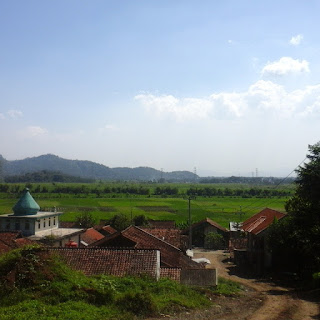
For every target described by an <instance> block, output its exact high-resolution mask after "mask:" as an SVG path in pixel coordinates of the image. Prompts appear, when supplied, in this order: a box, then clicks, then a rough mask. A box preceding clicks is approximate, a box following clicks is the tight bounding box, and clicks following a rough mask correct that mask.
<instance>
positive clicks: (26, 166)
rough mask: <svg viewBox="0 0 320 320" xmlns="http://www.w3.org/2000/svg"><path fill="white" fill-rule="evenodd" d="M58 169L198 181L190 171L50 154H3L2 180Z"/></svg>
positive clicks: (0, 162) (117, 177)
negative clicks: (8, 156)
mask: <svg viewBox="0 0 320 320" xmlns="http://www.w3.org/2000/svg"><path fill="white" fill-rule="evenodd" d="M43 170H47V171H58V172H61V173H64V174H67V175H71V176H75V177H81V178H89V179H95V180H109V181H111V180H113V181H116V180H120V181H124V180H126V181H129V180H130V181H135V180H136V181H158V180H160V179H164V180H166V181H173V182H174V181H177V182H180V181H181V182H184V181H188V182H190V181H195V180H197V179H198V176H197V175H195V174H194V173H192V172H189V171H174V172H161V171H160V170H156V169H153V168H149V167H138V168H109V167H107V166H104V165H102V164H98V163H95V162H92V161H83V160H67V159H63V158H60V157H58V156H55V155H52V154H47V155H42V156H39V157H32V158H26V159H23V160H14V161H8V160H6V159H4V158H3V157H2V156H1V155H0V180H1V178H4V177H7V176H15V175H24V174H26V173H32V172H39V171H43Z"/></svg>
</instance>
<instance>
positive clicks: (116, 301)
mask: <svg viewBox="0 0 320 320" xmlns="http://www.w3.org/2000/svg"><path fill="white" fill-rule="evenodd" d="M30 273H31V274H32V276H30V277H29V276H28V277H24V276H21V275H27V274H30ZM209 304H210V302H209V300H208V299H207V297H206V296H205V295H203V294H201V293H200V292H199V291H198V290H195V289H193V288H190V287H187V286H183V285H180V284H179V283H177V282H174V281H171V280H169V279H160V280H159V281H155V280H153V279H151V278H148V277H123V278H118V277H113V276H107V275H101V276H94V277H86V276H84V275H83V274H82V273H80V272H76V271H74V270H71V269H70V268H69V267H68V266H66V265H65V264H64V263H63V262H62V261H61V260H60V259H59V257H58V256H54V255H48V254H46V251H45V250H43V249H42V250H40V249H39V248H32V247H29V248H25V249H17V250H13V251H11V252H10V253H8V254H4V255H2V256H1V257H0V306H1V308H0V318H1V319H10V320H11V319H12V320H13V319H28V320H29V319H52V320H53V319H62V320H63V319H68V320H69V319H79V318H81V319H84V320H93V319H101V320H102V319H104V320H107V319H122V320H123V319H136V316H143V317H144V316H155V315H158V314H159V313H163V312H175V311H180V310H190V309H193V308H202V307H205V306H208V305H209Z"/></svg>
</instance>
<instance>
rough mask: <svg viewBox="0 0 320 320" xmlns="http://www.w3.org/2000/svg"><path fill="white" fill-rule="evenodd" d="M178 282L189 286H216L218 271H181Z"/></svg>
mask: <svg viewBox="0 0 320 320" xmlns="http://www.w3.org/2000/svg"><path fill="white" fill-rule="evenodd" d="M180 282H181V283H182V284H186V285H189V286H200V287H211V286H217V285H218V271H217V269H191V270H181V274H180Z"/></svg>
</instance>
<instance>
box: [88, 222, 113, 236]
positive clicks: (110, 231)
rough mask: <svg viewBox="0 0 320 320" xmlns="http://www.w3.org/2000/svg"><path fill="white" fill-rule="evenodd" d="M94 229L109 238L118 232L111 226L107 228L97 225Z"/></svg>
mask: <svg viewBox="0 0 320 320" xmlns="http://www.w3.org/2000/svg"><path fill="white" fill-rule="evenodd" d="M94 229H96V230H97V231H98V232H100V233H101V234H103V235H104V236H108V235H110V234H113V233H116V232H117V230H116V229H115V228H113V227H111V226H110V225H109V224H108V225H106V226H101V225H97V226H94Z"/></svg>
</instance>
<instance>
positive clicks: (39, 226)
mask: <svg viewBox="0 0 320 320" xmlns="http://www.w3.org/2000/svg"><path fill="white" fill-rule="evenodd" d="M38 229H41V223H40V220H39V222H38Z"/></svg>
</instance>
